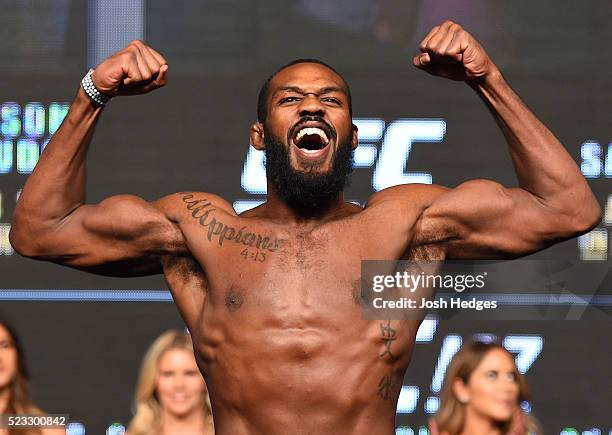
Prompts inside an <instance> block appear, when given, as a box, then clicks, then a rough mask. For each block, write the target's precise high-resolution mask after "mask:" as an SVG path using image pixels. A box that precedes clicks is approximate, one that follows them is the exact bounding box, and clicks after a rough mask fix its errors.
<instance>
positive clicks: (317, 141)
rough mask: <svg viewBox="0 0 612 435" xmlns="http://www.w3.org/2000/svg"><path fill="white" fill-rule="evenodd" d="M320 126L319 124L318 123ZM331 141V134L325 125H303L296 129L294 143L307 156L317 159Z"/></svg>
mask: <svg viewBox="0 0 612 435" xmlns="http://www.w3.org/2000/svg"><path fill="white" fill-rule="evenodd" d="M317 124H319V123H317ZM330 141H331V132H329V127H327V126H325V125H321V124H319V125H312V124H311V125H308V124H306V125H303V126H301V127H298V128H296V129H295V133H294V134H293V138H292V142H293V144H294V145H295V146H296V147H297V148H298V150H299V151H300V152H301V153H302V154H303V155H305V156H308V157H317V156H319V155H322V154H323V152H324V151H323V150H324V149H325V148H326V147H327V145H329V143H330Z"/></svg>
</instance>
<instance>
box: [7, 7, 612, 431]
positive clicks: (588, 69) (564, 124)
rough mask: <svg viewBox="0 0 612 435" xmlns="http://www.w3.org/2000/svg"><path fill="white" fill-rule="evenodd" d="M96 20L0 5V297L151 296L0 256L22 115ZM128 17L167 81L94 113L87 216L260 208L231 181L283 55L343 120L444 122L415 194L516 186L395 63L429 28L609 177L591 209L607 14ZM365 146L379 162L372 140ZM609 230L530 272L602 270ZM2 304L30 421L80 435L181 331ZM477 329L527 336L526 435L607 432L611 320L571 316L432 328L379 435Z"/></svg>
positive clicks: (91, 305) (299, 11)
mask: <svg viewBox="0 0 612 435" xmlns="http://www.w3.org/2000/svg"><path fill="white" fill-rule="evenodd" d="M108 3H109V5H108V7H112V5H111V3H113V2H108ZM125 3H126V4H129V3H130V2H125ZM135 3H138V2H135ZM100 5H102V6H104V2H96V1H93V0H91V1H78V0H73V1H71V0H58V1H42V0H39V1H29V2H21V1H16V0H15V1H8V0H0V104H6V103H9V102H13V103H16V107H18V110H19V112H18V115H16V118H18V119H20V122H22V124H23V125H22V128H21V131H20V133H19V134H17V135H16V136H15V137H13V136H12V135H10V134H6V132H7V131H8V130H5V126H6V125H8V123H9V121H10V119H13V118H15V117H11V115H10V114H9V113H8V112H6V111H4V110H3V112H2V113H0V126H1V127H2V131H0V141H4V142H3V143H6V142H7V141H10V142H11V144H12V146H13V150H12V151H11V155H12V156H13V162H12V165H8V163H7V155H6V154H5V155H3V157H2V159H4V160H0V163H3V164H4V165H5V166H4V167H5V168H7V169H6V170H5V171H4V172H2V173H0V193H1V195H2V196H1V201H0V202H1V205H0V230H1V231H0V243H2V245H0V246H1V248H2V249H0V252H2V253H3V254H1V255H0V293H1V292H2V291H4V290H7V289H23V290H25V289H68V290H70V289H72V290H78V289H159V290H162V289H165V288H166V287H165V284H164V281H163V279H162V278H161V277H150V278H138V279H113V278H104V277H98V276H94V275H88V274H85V273H82V272H78V271H74V270H70V269H66V268H62V267H59V266H56V265H53V264H43V263H37V262H34V261H32V260H26V259H22V258H19V257H18V256H17V255H16V254H14V253H11V252H10V248H9V247H8V245H7V243H8V242H7V240H6V233H7V231H8V225H9V224H10V217H11V215H12V212H13V209H14V205H15V196H16V194H17V192H18V190H19V189H21V187H22V186H23V184H24V182H25V180H26V177H27V171H25V173H20V172H19V171H18V170H17V159H18V158H19V156H18V152H17V142H18V140H19V139H24V138H27V136H28V135H27V134H26V133H25V118H26V115H25V114H24V113H25V107H26V105H27V104H29V103H33V102H38V103H40V105H41V106H42V107H43V108H44V110H46V113H47V114H48V108H49V105H50V104H51V103H54V102H60V103H67V102H69V101H70V100H71V99H72V97H73V95H74V93H75V92H76V89H77V87H78V83H79V80H80V79H81V77H82V76H83V74H84V73H85V72H86V71H87V68H88V67H90V66H95V60H96V57H95V55H92V52H91V49H89V50H88V47H90V45H91V44H88V42H91V39H92V30H91V29H92V19H95V14H93V11H94V10H95V6H100ZM142 6H143V12H142V17H143V20H144V23H145V31H144V34H143V35H141V37H144V39H145V40H146V42H147V43H148V44H150V45H151V46H153V47H154V48H156V49H157V50H158V51H160V52H161V53H162V54H163V55H164V56H165V57H166V59H167V60H168V62H169V65H170V83H169V85H168V86H167V87H166V88H164V89H161V90H159V91H156V92H155V93H153V94H150V95H146V96H141V97H133V98H122V99H117V100H114V101H112V102H111V103H110V104H109V105H108V107H107V109H105V113H104V115H103V116H102V119H101V122H100V124H99V126H98V128H97V132H96V135H95V138H94V140H93V143H92V146H91V149H90V152H89V160H88V171H89V172H88V201H89V202H97V201H99V200H101V199H103V198H105V197H108V196H110V195H114V194H118V193H132V194H136V195H139V196H142V197H144V198H146V199H155V198H158V197H160V196H163V195H166V194H170V193H173V192H176V191H180V190H204V191H210V192H214V193H217V194H219V195H221V196H223V197H225V198H227V199H228V200H230V201H235V200H239V199H241V200H244V199H262V198H263V196H262V195H253V194H250V193H248V192H246V191H245V190H244V189H243V187H242V186H241V181H240V180H241V174H242V171H243V167H244V162H245V158H246V155H247V151H248V127H249V125H250V123H252V122H253V121H254V120H255V116H256V97H257V93H258V91H259V87H260V86H261V84H262V82H263V81H264V80H265V78H266V77H267V76H268V75H269V74H270V73H271V72H272V71H273V70H274V69H276V68H277V67H278V66H280V65H282V64H284V63H286V62H288V61H290V60H292V59H294V58H303V57H316V58H319V59H321V60H324V61H326V62H329V63H330V64H332V65H333V66H334V67H336V68H337V69H338V70H339V71H340V72H341V73H342V74H343V75H344V76H345V78H346V79H347V81H348V82H349V84H350V85H351V90H352V94H353V104H354V115H355V117H357V118H376V119H382V120H384V121H385V124H386V125H387V126H388V125H389V124H391V123H392V122H394V121H397V120H398V119H443V120H445V121H446V134H445V136H444V138H443V140H442V141H441V142H439V143H416V144H415V145H414V147H413V148H412V151H411V153H410V155H409V158H408V159H406V160H407V162H406V170H407V171H415V172H428V173H431V174H432V178H433V182H434V183H438V184H442V185H447V186H455V185H457V184H459V183H461V182H462V181H465V180H467V179H471V178H490V179H494V180H497V181H499V182H502V183H504V184H506V185H516V178H515V176H514V174H513V170H512V165H511V162H510V159H509V156H508V152H507V150H506V148H505V142H504V139H503V136H502V134H501V133H500V131H499V130H498V128H497V126H496V124H495V122H494V121H493V119H492V118H491V116H490V114H489V113H488V111H487V109H486V107H485V106H484V105H483V104H482V102H481V101H480V100H479V99H478V97H477V96H476V95H475V94H474V93H473V91H472V90H471V89H470V88H469V87H467V86H465V85H464V84H461V83H456V82H450V81H445V80H442V79H439V78H434V77H431V76H429V75H427V74H425V73H423V72H421V71H418V70H416V69H414V68H413V67H412V65H411V59H412V56H413V55H414V54H415V53H416V48H417V47H418V43H419V42H420V40H421V38H422V37H423V36H424V35H425V34H427V32H428V31H429V30H430V28H431V27H433V26H434V25H436V24H439V23H440V22H441V21H443V20H444V19H447V18H448V19H453V20H455V21H457V22H459V23H460V24H462V25H463V26H464V27H465V28H466V29H467V30H468V31H470V32H471V33H473V34H474V36H476V37H477V38H478V39H479V40H480V41H481V42H482V44H483V45H484V46H485V48H486V49H487V51H488V52H489V54H490V55H491V57H492V58H493V60H494V61H495V62H496V63H497V64H498V65H499V66H500V68H501V69H502V71H503V72H504V75H505V76H506V78H507V79H508V81H509V82H510V83H511V85H512V86H513V87H514V89H515V90H516V91H517V92H518V93H519V95H521V96H522V97H523V99H524V100H525V102H526V103H527V104H528V105H529V106H530V107H531V108H532V109H533V110H534V111H535V113H536V114H538V116H539V117H540V118H541V119H542V120H543V121H544V122H545V123H546V124H547V125H548V126H549V127H550V128H551V129H552V130H553V131H554V132H555V134H556V135H557V137H559V138H560V140H561V141H562V142H563V143H564V144H565V145H566V147H567V149H568V150H569V152H570V153H571V154H572V155H573V156H574V158H575V159H576V161H577V162H578V163H579V164H580V163H582V162H583V160H585V159H586V157H585V156H584V155H583V156H581V150H583V152H584V148H585V147H583V144H584V143H585V142H594V143H598V144H600V146H601V149H602V153H601V156H600V157H599V160H598V161H600V162H602V165H604V164H605V159H606V157H607V158H608V159H610V163H609V164H608V171H609V172H608V173H607V176H606V173H605V167H602V169H601V171H599V172H598V171H596V172H595V173H593V172H592V171H591V172H589V171H587V172H588V174H589V175H590V176H591V178H589V181H590V184H591V186H592V188H593V190H594V191H595V193H596V195H597V197H598V199H599V200H600V202H601V204H602V205H603V206H604V207H605V206H606V205H607V204H608V201H609V196H610V194H611V193H612V183H611V180H610V177H612V155H610V153H607V148H608V144H610V143H611V142H612V128H611V122H610V105H611V104H612V99H611V96H612V91H611V89H612V88H611V85H612V78H611V76H610V71H612V51H611V50H610V48H609V47H610V43H611V42H612V26H610V25H609V23H610V22H612V4H611V3H610V2H609V1H605V0H601V1H583V2H558V1H550V0H546V1H538V2H534V1H516V0H514V1H496V2H491V1H486V0H457V1H450V0H448V1H431V2H424V1H422V2H421V1H399V0H397V1H396V0H354V1H349V0H318V1H315V0H313V1H306V0H301V1H297V0H296V1H287V0H284V1H281V0H269V1H247V0H240V1H238V0H232V1H210V0H207V1H200V2H166V1H161V0H149V1H146V2H143V3H142ZM92 17H93V18H92ZM130 39H132V38H129V39H127V40H126V41H125V43H127V42H129V40H130ZM47 124H48V122H47ZM6 128H8V127H6ZM48 136H49V131H48V125H47V129H46V131H45V133H44V134H41V135H40V136H33V137H31V139H32V140H35V141H36V142H37V143H38V145H42V144H43V143H44V141H45V139H46V138H48ZM376 146H377V147H378V149H379V151H380V149H381V147H382V144H381V141H380V140H379V141H377V142H376ZM398 158H406V156H404V155H399V156H398ZM596 160H597V159H596ZM2 166H3V165H2V164H0V167H2ZM380 170H382V171H384V170H385V169H384V168H382V169H380ZM373 172H374V169H373V167H369V168H358V169H356V170H355V172H354V174H353V182H352V185H351V187H349V189H348V191H347V198H350V199H357V200H361V201H363V200H365V199H366V198H367V197H368V195H370V194H371V193H372V192H373V187H372V186H373V184H372V176H373ZM587 172H585V173H587ZM600 172H601V173H600ZM610 208H612V206H610ZM610 214H612V212H610V211H609V212H608V216H607V219H608V220H607V221H606V219H604V221H602V223H601V225H600V226H599V227H598V229H597V231H599V232H597V233H595V234H597V235H598V237H599V238H598V239H597V240H598V241H597V242H594V241H593V240H594V239H588V238H587V239H583V240H584V246H587V245H588V241H589V240H591V244H592V245H593V244H594V245H593V246H595V249H594V250H593V249H592V250H591V251H585V250H584V249H583V250H582V251H581V250H580V249H579V246H578V243H577V241H576V240H571V241H568V242H565V243H563V244H560V245H557V246H555V247H553V248H550V249H548V250H546V251H544V252H542V253H539V254H537V255H536V256H534V258H543V259H569V260H578V259H584V258H586V257H588V256H589V255H590V257H589V258H597V259H598V260H599V261H607V259H608V258H609V257H608V244H609V243H608V239H609V236H608V234H607V231H608V229H607V226H608V225H609V224H611V223H612V222H611V218H612V217H611V216H610ZM606 222H607V223H606ZM587 237H588V236H587ZM593 256H594V257H593ZM8 299H11V298H8V297H4V299H0V313H1V314H2V315H3V316H4V317H7V318H9V319H10V320H11V321H12V322H13V323H14V324H16V326H17V328H18V330H19V331H20V333H21V335H22V336H23V337H22V338H23V341H24V342H25V343H26V346H27V350H28V356H29V363H30V366H31V369H32V372H33V379H32V390H33V393H34V397H35V399H36V400H37V402H38V403H39V404H40V405H41V406H42V407H44V408H45V409H46V410H47V411H49V412H56V413H69V414H70V415H71V417H72V419H74V420H78V421H81V422H83V423H84V424H85V426H86V427H87V430H88V433H100V432H102V430H103V428H105V427H107V426H108V425H109V424H110V423H112V422H113V421H120V422H122V423H124V424H127V422H128V421H129V418H130V403H131V396H132V394H133V391H134V384H135V379H136V375H137V371H138V365H139V364H140V358H141V357H142V354H143V352H144V350H145V349H146V347H147V346H148V344H149V343H150V342H151V341H152V340H153V339H154V337H155V336H157V335H158V334H159V333H161V332H162V331H164V330H166V329H168V328H170V327H181V326H182V321H181V319H180V317H179V315H178V313H177V310H176V308H175V307H174V305H173V304H172V303H168V302H157V303H155V302H77V301H75V302H42V301H14V300H8ZM477 332H491V333H494V334H496V335H497V336H498V337H500V338H503V337H504V336H506V335H509V334H524V335H534V334H535V335H540V336H542V337H543V338H544V348H543V350H542V353H541V354H540V355H539V357H538V358H537V360H536V361H535V362H534V364H533V365H532V366H531V368H530V369H529V370H528V372H527V377H528V380H529V382H530V384H531V386H532V389H533V392H534V399H533V400H532V408H533V413H534V415H535V416H537V417H538V418H539V419H540V420H541V421H542V423H543V426H544V429H545V431H546V433H559V432H560V431H561V430H562V429H563V428H564V427H574V428H576V429H577V430H579V431H584V430H587V429H591V428H594V427H596V428H599V429H600V430H601V431H602V432H607V431H608V430H610V428H612V422H611V420H610V417H609V409H610V407H609V403H610V402H611V401H612V383H611V381H610V378H611V377H612V376H611V374H610V366H611V363H612V356H611V352H610V349H609V343H610V340H609V338H608V337H609V334H610V332H612V323H610V322H609V321H602V320H595V319H589V318H588V317H585V318H583V319H581V320H579V321H555V322H552V321H546V322H544V321H542V322H464V323H458V322H452V321H450V322H442V323H441V324H440V325H439V327H438V330H437V332H436V335H435V337H434V338H433V341H432V342H430V343H423V344H418V345H417V348H416V352H415V354H414V357H413V363H412V365H411V367H410V369H409V370H408V372H407V375H406V379H405V384H407V385H408V384H410V385H417V386H419V388H420V391H421V396H420V398H419V402H418V405H417V408H416V411H415V413H414V414H412V415H410V414H408V415H401V416H400V417H398V424H400V423H402V424H404V423H405V424H409V425H410V426H411V427H412V428H413V429H414V430H415V431H416V428H417V427H418V425H420V424H423V423H424V422H425V420H426V418H427V414H426V413H425V412H424V408H423V402H424V398H426V397H427V396H429V395H431V391H430V384H431V377H432V374H433V371H434V367H435V364H436V361H437V358H438V354H439V352H440V347H441V343H442V340H443V338H444V337H445V336H446V335H448V334H450V333H457V334H459V335H462V336H463V337H464V338H467V337H469V336H470V335H472V334H474V333H477Z"/></svg>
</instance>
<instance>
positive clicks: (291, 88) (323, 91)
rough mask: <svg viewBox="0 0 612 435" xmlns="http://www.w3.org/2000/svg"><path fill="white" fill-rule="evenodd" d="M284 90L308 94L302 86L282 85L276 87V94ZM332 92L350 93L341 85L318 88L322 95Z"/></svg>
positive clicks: (318, 92)
mask: <svg viewBox="0 0 612 435" xmlns="http://www.w3.org/2000/svg"><path fill="white" fill-rule="evenodd" d="M284 91H292V92H295V93H298V94H302V95H304V94H306V91H305V90H304V89H302V88H300V87H299V86H280V87H279V88H278V89H276V91H274V94H277V93H279V92H284ZM331 92H342V93H343V94H345V95H348V94H347V92H346V90H345V89H344V88H342V87H340V86H326V87H324V88H320V89H318V90H317V92H316V93H317V94H318V95H321V94H329V93H331Z"/></svg>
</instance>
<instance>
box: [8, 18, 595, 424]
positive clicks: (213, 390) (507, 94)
mask: <svg viewBox="0 0 612 435" xmlns="http://www.w3.org/2000/svg"><path fill="white" fill-rule="evenodd" d="M413 63H414V65H415V66H416V67H417V68H420V69H422V70H424V71H426V72H429V73H431V74H434V75H438V76H442V77H446V78H450V79H453V80H462V81H464V82H466V83H467V84H468V85H470V86H471V87H472V88H473V89H474V90H475V91H476V93H477V94H478V95H479V96H480V97H481V98H482V99H483V100H484V101H485V103H486V104H487V106H488V107H489V108H490V109H491V111H492V113H493V115H494V116H495V118H496V121H497V122H498V124H499V125H500V127H501V129H502V131H503V133H504V134H505V136H506V138H507V141H508V146H509V149H510V153H511V156H512V159H513V163H514V166H515V169H516V172H517V176H518V179H519V182H520V187H519V188H505V187H503V186H501V185H499V184H497V183H495V182H492V181H488V180H472V181H469V182H467V183H464V184H462V185H460V186H458V187H456V188H454V189H448V188H445V187H442V186H436V185H402V186H396V187H392V188H389V189H385V190H383V191H380V192H377V193H375V194H374V195H372V196H371V197H370V199H369V201H368V203H367V205H366V207H363V208H362V207H359V206H357V205H355V204H351V203H347V202H345V201H344V199H343V195H342V193H339V194H338V195H337V198H335V199H334V201H333V202H332V203H331V206H330V207H329V209H328V210H326V211H325V213H323V214H322V215H321V214H318V215H317V216H316V217H312V218H309V217H304V216H303V215H298V214H297V213H295V212H294V210H292V209H291V208H290V207H289V206H288V205H287V204H285V203H284V202H283V201H282V199H281V198H280V197H279V195H278V194H277V192H276V191H275V189H274V186H273V185H271V184H270V183H269V185H268V198H267V202H266V203H265V204H263V205H261V206H259V207H257V208H255V209H253V210H250V211H247V212H245V213H242V214H240V215H237V214H236V213H235V212H234V210H233V209H232V206H231V205H230V204H229V203H228V202H227V201H225V200H224V199H222V198H220V197H218V196H216V195H214V194H210V193H204V192H181V193H177V194H174V195H170V196H167V197H165V198H162V199H160V200H158V201H154V202H147V201H144V200H143V199H140V198H137V197H134V196H129V195H123V196H116V197H111V198H108V199H106V200H105V201H102V202H101V203H100V204H97V205H85V154H86V150H87V146H88V144H89V142H90V140H91V136H92V133H93V129H94V126H95V123H96V121H97V119H98V117H99V115H100V112H101V109H100V108H95V107H94V106H93V105H92V104H91V103H90V101H89V100H88V98H87V97H86V95H85V94H84V93H83V91H82V90H79V92H78V95H77V97H76V99H75V101H74V102H73V104H72V106H71V109H70V111H69V114H68V116H67V118H66V120H65V121H64V123H63V125H62V127H61V128H60V129H59V130H58V132H57V133H56V134H55V135H54V136H53V139H52V140H51V142H50V143H49V145H48V146H47V148H46V150H45V152H44V153H43V155H42V157H41V159H40V161H39V163H38V166H37V167H36V169H35V171H34V173H33V174H32V175H31V176H30V177H29V179H28V182H27V183H26V186H25V187H24V190H23V192H22V194H21V197H20V200H19V203H18V206H17V210H16V213H15V216H14V220H13V226H12V229H11V233H10V239H11V242H12V243H13V246H14V247H15V249H16V250H17V251H18V252H19V253H21V254H22V255H25V256H28V257H32V258H37V259H42V260H49V261H53V262H56V263H60V264H63V265H67V266H70V267H75V268H79V269H82V270H87V271H91V272H94V273H101V274H107V275H115V276H130V275H146V274H156V273H164V275H165V277H166V280H167V282H168V286H169V287H170V289H171V291H172V294H173V297H174V300H175V301H176V304H177V305H178V308H179V310H180V312H181V314H182V316H183V318H184V320H185V323H186V324H187V326H188V327H189V329H190V331H191V333H192V336H193V339H194V343H195V350H196V358H197V361H198V364H199V366H200V368H201V370H202V372H203V374H204V376H205V378H206V382H207V384H208V387H209V390H210V394H211V400H212V404H213V411H214V418H215V427H216V430H217V433H219V434H233V435H235V434H286V433H287V431H288V428H291V431H292V432H293V433H299V434H309V433H311V434H326V433H328V434H338V433H343V434H369V435H371V434H385V435H388V434H391V433H393V431H394V418H395V410H396V404H397V398H398V395H399V391H400V388H401V383H402V379H403V376H404V372H405V370H406V368H407V366H408V363H409V361H410V358H411V354H412V350H413V345H414V340H415V334H416V331H417V328H418V325H419V321H416V320H411V321H381V320H379V321H366V320H362V319H361V315H360V306H359V304H358V301H357V299H358V292H359V279H360V262H361V260H363V259H388V260H393V259H399V258H427V259H435V260H443V259H446V258H512V257H518V256H522V255H526V254H529V253H532V252H535V251H538V250H541V249H543V248H545V247H547V246H549V245H551V244H553V243H555V242H558V241H560V240H564V239H567V238H570V237H574V236H576V235H578V234H580V233H583V232H585V231H587V230H589V229H590V228H592V227H593V226H594V225H596V224H597V222H598V220H599V218H600V209H599V206H598V204H597V202H596V200H595V198H594V197H593V194H592V192H591V191H590V189H589V187H588V185H587V183H586V181H585V180H584V178H583V177H582V175H581V173H580V171H579V169H578V168H577V167H576V164H575V163H574V161H573V160H572V158H571V157H570V156H569V155H568V154H567V152H566V151H565V149H564V148H563V146H562V145H561V144H560V143H559V141H558V140H557V139H556V138H555V137H554V135H553V134H552V133H551V132H550V131H549V130H548V129H547V128H546V127H545V126H544V125H543V124H542V123H541V122H540V121H539V120H538V119H537V118H536V117H535V116H534V115H533V114H532V113H531V112H530V111H529V110H528V109H527V107H526V106H525V105H524V104H523V103H522V102H521V100H520V99H519V98H518V97H517V96H516V94H514V92H513V91H512V90H511V89H510V87H509V86H508V84H507V83H506V82H505V81H504V79H503V77H502V76H501V74H500V73H499V71H498V70H497V68H496V66H495V65H494V64H493V63H492V62H491V60H490V59H489V57H488V56H487V54H486V52H485V51H484V50H483V49H482V47H481V46H480V45H479V44H478V42H477V41H476V40H474V38H472V36H471V35H470V34H469V33H467V32H466V31H465V30H463V29H462V28H461V27H460V26H458V25H456V24H455V23H451V22H445V23H443V24H442V25H440V26H437V27H436V28H434V29H433V30H432V32H431V33H430V34H429V35H427V37H426V38H425V39H424V41H423V44H422V46H421V54H419V55H418V56H415V58H414V59H413ZM167 70H168V67H167V65H166V62H165V60H164V59H163V57H162V56H161V55H159V54H158V53H157V52H155V51H154V50H153V49H152V48H150V47H147V46H146V45H145V44H143V43H142V42H140V41H135V42H134V43H132V44H130V46H128V47H127V48H126V49H125V50H123V51H122V52H120V53H118V54H117V55H115V56H113V57H111V58H109V59H107V60H106V61H104V62H103V63H102V64H100V65H99V66H98V67H97V69H96V72H95V74H94V77H93V79H94V82H95V84H96V86H97V87H98V88H99V89H100V90H102V91H104V92H107V93H109V94H132V93H144V92H148V91H150V90H153V89H155V88H157V87H160V86H163V85H164V84H165V83H166V76H167ZM345 89H346V88H345V84H344V82H343V80H342V79H341V78H340V77H339V76H338V75H336V74H335V73H334V72H333V71H331V70H329V69H327V68H326V67H324V66H321V65H318V64H308V63H307V64H298V65H294V66H292V67H289V68H286V69H284V70H283V71H281V72H280V73H279V74H277V75H276V76H275V77H274V79H273V80H272V83H271V86H270V93H269V96H268V116H267V120H266V124H267V127H268V131H269V132H270V133H271V134H273V135H274V136H275V137H276V138H278V139H280V141H281V143H282V144H283V146H284V147H285V149H286V150H287V152H288V153H289V155H290V161H291V165H292V168H293V169H294V170H301V171H312V172H318V173H324V172H326V171H329V169H330V167H331V162H332V157H333V154H334V152H335V151H336V149H337V147H338V146H339V144H340V143H342V142H343V139H350V141H349V143H351V144H352V146H353V147H356V146H357V130H356V127H355V126H354V125H353V124H352V122H351V118H350V115H349V109H348V99H347V94H346V91H345ZM313 114H316V115H319V116H322V117H323V119H325V121H326V122H327V123H329V125H331V126H333V128H334V129H335V130H336V132H337V138H336V139H335V140H332V141H331V142H330V143H329V145H328V146H327V147H326V148H325V150H324V152H323V153H322V154H321V155H320V156H317V157H316V158H310V157H308V156H305V155H304V154H303V153H301V152H300V151H299V150H298V149H297V148H296V146H295V145H293V143H292V139H291V138H290V137H289V136H288V132H289V131H290V129H291V127H293V126H295V125H296V123H298V122H299V121H300V119H301V118H302V117H303V116H304V115H313ZM264 139H265V138H264V128H263V125H261V124H259V123H256V124H254V125H253V126H252V128H251V143H252V144H253V146H254V147H255V148H258V149H264V148H265V140H264ZM544 162H545V163H544ZM241 254H242V255H241Z"/></svg>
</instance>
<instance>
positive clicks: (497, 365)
mask: <svg viewBox="0 0 612 435" xmlns="http://www.w3.org/2000/svg"><path fill="white" fill-rule="evenodd" d="M528 395H529V392H528V387H527V382H526V380H525V378H524V376H523V375H521V374H520V373H519V371H518V370H517V368H516V364H515V362H514V357H513V356H512V354H511V353H510V352H508V351H507V350H506V349H504V348H503V347H502V346H501V345H499V344H495V343H480V342H471V343H467V344H466V345H464V346H463V347H462V348H461V350H459V352H457V354H456V355H455V357H454V358H453V360H452V361H451V363H450V364H449V366H448V370H447V372H446V377H445V379H444V386H443V387H442V393H441V403H440V409H439V411H438V413H437V414H436V416H435V418H434V419H432V420H431V421H430V431H431V434H432V435H485V434H486V435H527V434H540V433H541V430H540V429H539V427H538V425H537V424H536V422H535V421H534V420H533V419H532V418H531V417H530V416H529V415H527V414H524V413H523V412H522V410H521V408H520V406H519V404H520V403H521V401H523V400H526V399H527V398H528Z"/></svg>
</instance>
